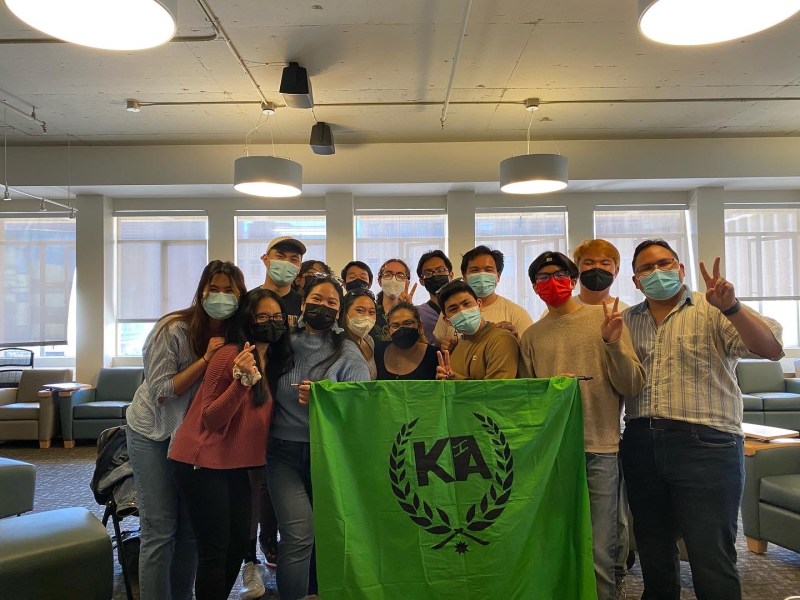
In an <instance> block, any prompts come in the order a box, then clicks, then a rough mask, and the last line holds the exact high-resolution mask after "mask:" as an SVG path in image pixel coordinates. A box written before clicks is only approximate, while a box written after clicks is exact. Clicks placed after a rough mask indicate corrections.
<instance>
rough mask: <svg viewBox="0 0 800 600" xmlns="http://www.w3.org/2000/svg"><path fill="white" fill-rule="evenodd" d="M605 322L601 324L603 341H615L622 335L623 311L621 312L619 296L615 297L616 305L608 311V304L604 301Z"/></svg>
mask: <svg viewBox="0 0 800 600" xmlns="http://www.w3.org/2000/svg"><path fill="white" fill-rule="evenodd" d="M603 314H604V315H605V319H603V324H602V325H600V333H602V334H603V341H604V342H606V343H614V342H616V341H618V340H619V338H620V337H621V336H622V313H621V312H619V298H615V299H614V306H613V307H612V308H611V312H608V306H607V305H606V303H605V302H603Z"/></svg>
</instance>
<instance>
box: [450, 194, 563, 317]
mask: <svg viewBox="0 0 800 600" xmlns="http://www.w3.org/2000/svg"><path fill="white" fill-rule="evenodd" d="M481 244H484V245H486V246H489V247H491V248H493V249H495V250H500V251H501V252H502V253H503V257H504V261H505V266H504V267H503V274H502V275H501V277H500V283H499V284H498V286H497V293H498V294H500V295H501V296H505V297H506V298H509V299H510V300H513V301H514V302H516V303H517V304H521V305H522V306H524V307H525V310H527V311H528V313H529V314H530V315H531V318H532V319H533V320H534V321H535V320H536V319H538V318H539V316H540V315H541V314H542V313H543V312H544V311H545V309H546V308H547V307H546V306H545V304H544V302H542V301H541V300H540V299H539V297H538V296H537V295H536V294H535V293H534V292H533V286H532V285H531V280H530V279H529V278H528V265H530V264H531V263H532V262H533V259H535V258H536V257H537V256H539V255H540V254H541V253H542V252H545V251H547V250H556V251H558V252H564V253H565V254H566V252H567V214H566V211H564V210H560V211H548V212H545V211H526V212H478V213H476V214H475V245H476V246H479V245H481ZM456 270H459V269H456Z"/></svg>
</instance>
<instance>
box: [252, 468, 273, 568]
mask: <svg viewBox="0 0 800 600" xmlns="http://www.w3.org/2000/svg"><path fill="white" fill-rule="evenodd" d="M249 476H250V487H251V489H252V499H251V502H252V511H251V515H250V539H251V540H254V539H256V536H258V541H259V542H260V544H261V548H263V549H264V551H265V552H266V551H267V548H268V547H269V544H270V542H273V543H274V540H277V538H278V518H277V517H276V516H275V509H274V508H272V499H271V498H270V497H269V487H267V470H266V467H259V468H256V469H251V470H250V471H249ZM259 523H260V524H261V532H260V533H259V531H258V525H259Z"/></svg>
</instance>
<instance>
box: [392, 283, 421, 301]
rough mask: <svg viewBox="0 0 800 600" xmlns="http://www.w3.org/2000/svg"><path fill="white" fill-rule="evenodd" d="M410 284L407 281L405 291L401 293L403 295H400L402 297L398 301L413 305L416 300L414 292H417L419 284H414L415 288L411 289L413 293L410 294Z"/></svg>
mask: <svg viewBox="0 0 800 600" xmlns="http://www.w3.org/2000/svg"><path fill="white" fill-rule="evenodd" d="M409 283H410V282H409V281H408V279H406V286H405V288H404V289H403V293H401V294H400V296H398V298H397V299H398V300H399V301H400V302H409V303H411V304H413V303H414V302H413V301H412V300H413V298H414V292H416V291H417V284H416V283H415V284H414V287H413V288H411V291H410V292H409V291H408V284H409Z"/></svg>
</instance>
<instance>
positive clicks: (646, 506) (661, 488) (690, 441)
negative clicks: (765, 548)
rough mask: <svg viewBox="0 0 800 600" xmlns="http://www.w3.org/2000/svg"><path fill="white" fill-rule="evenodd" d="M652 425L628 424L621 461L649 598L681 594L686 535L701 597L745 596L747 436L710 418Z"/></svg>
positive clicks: (728, 599) (730, 599)
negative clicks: (739, 537) (709, 422)
mask: <svg viewBox="0 0 800 600" xmlns="http://www.w3.org/2000/svg"><path fill="white" fill-rule="evenodd" d="M684 425H685V427H686V428H685V429H670V428H666V429H651V428H650V423H649V420H648V419H634V420H632V421H630V422H629V423H628V426H627V427H626V429H625V434H624V436H623V438H622V463H623V467H624V469H625V483H626V485H627V488H628V502H629V503H630V507H631V512H632V513H633V532H634V535H635V536H636V545H637V548H638V550H639V557H640V560H641V564H642V577H643V579H644V594H643V595H642V598H643V599H646V600H678V599H679V598H680V593H681V586H680V563H679V560H678V547H677V540H678V538H679V537H680V536H683V540H684V542H685V543H686V551H687V553H688V555H689V565H690V566H691V569H692V581H693V583H694V591H695V594H696V595H697V598H698V600H738V599H741V597H742V588H741V583H740V582H739V574H738V572H737V570H736V547H735V545H734V544H735V541H736V527H737V517H738V514H739V503H740V501H741V498H742V487H743V483H744V457H743V440H742V438H740V437H739V436H736V435H733V434H730V433H725V432H722V431H719V430H716V429H712V428H711V427H706V426H704V425H688V424H684Z"/></svg>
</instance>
